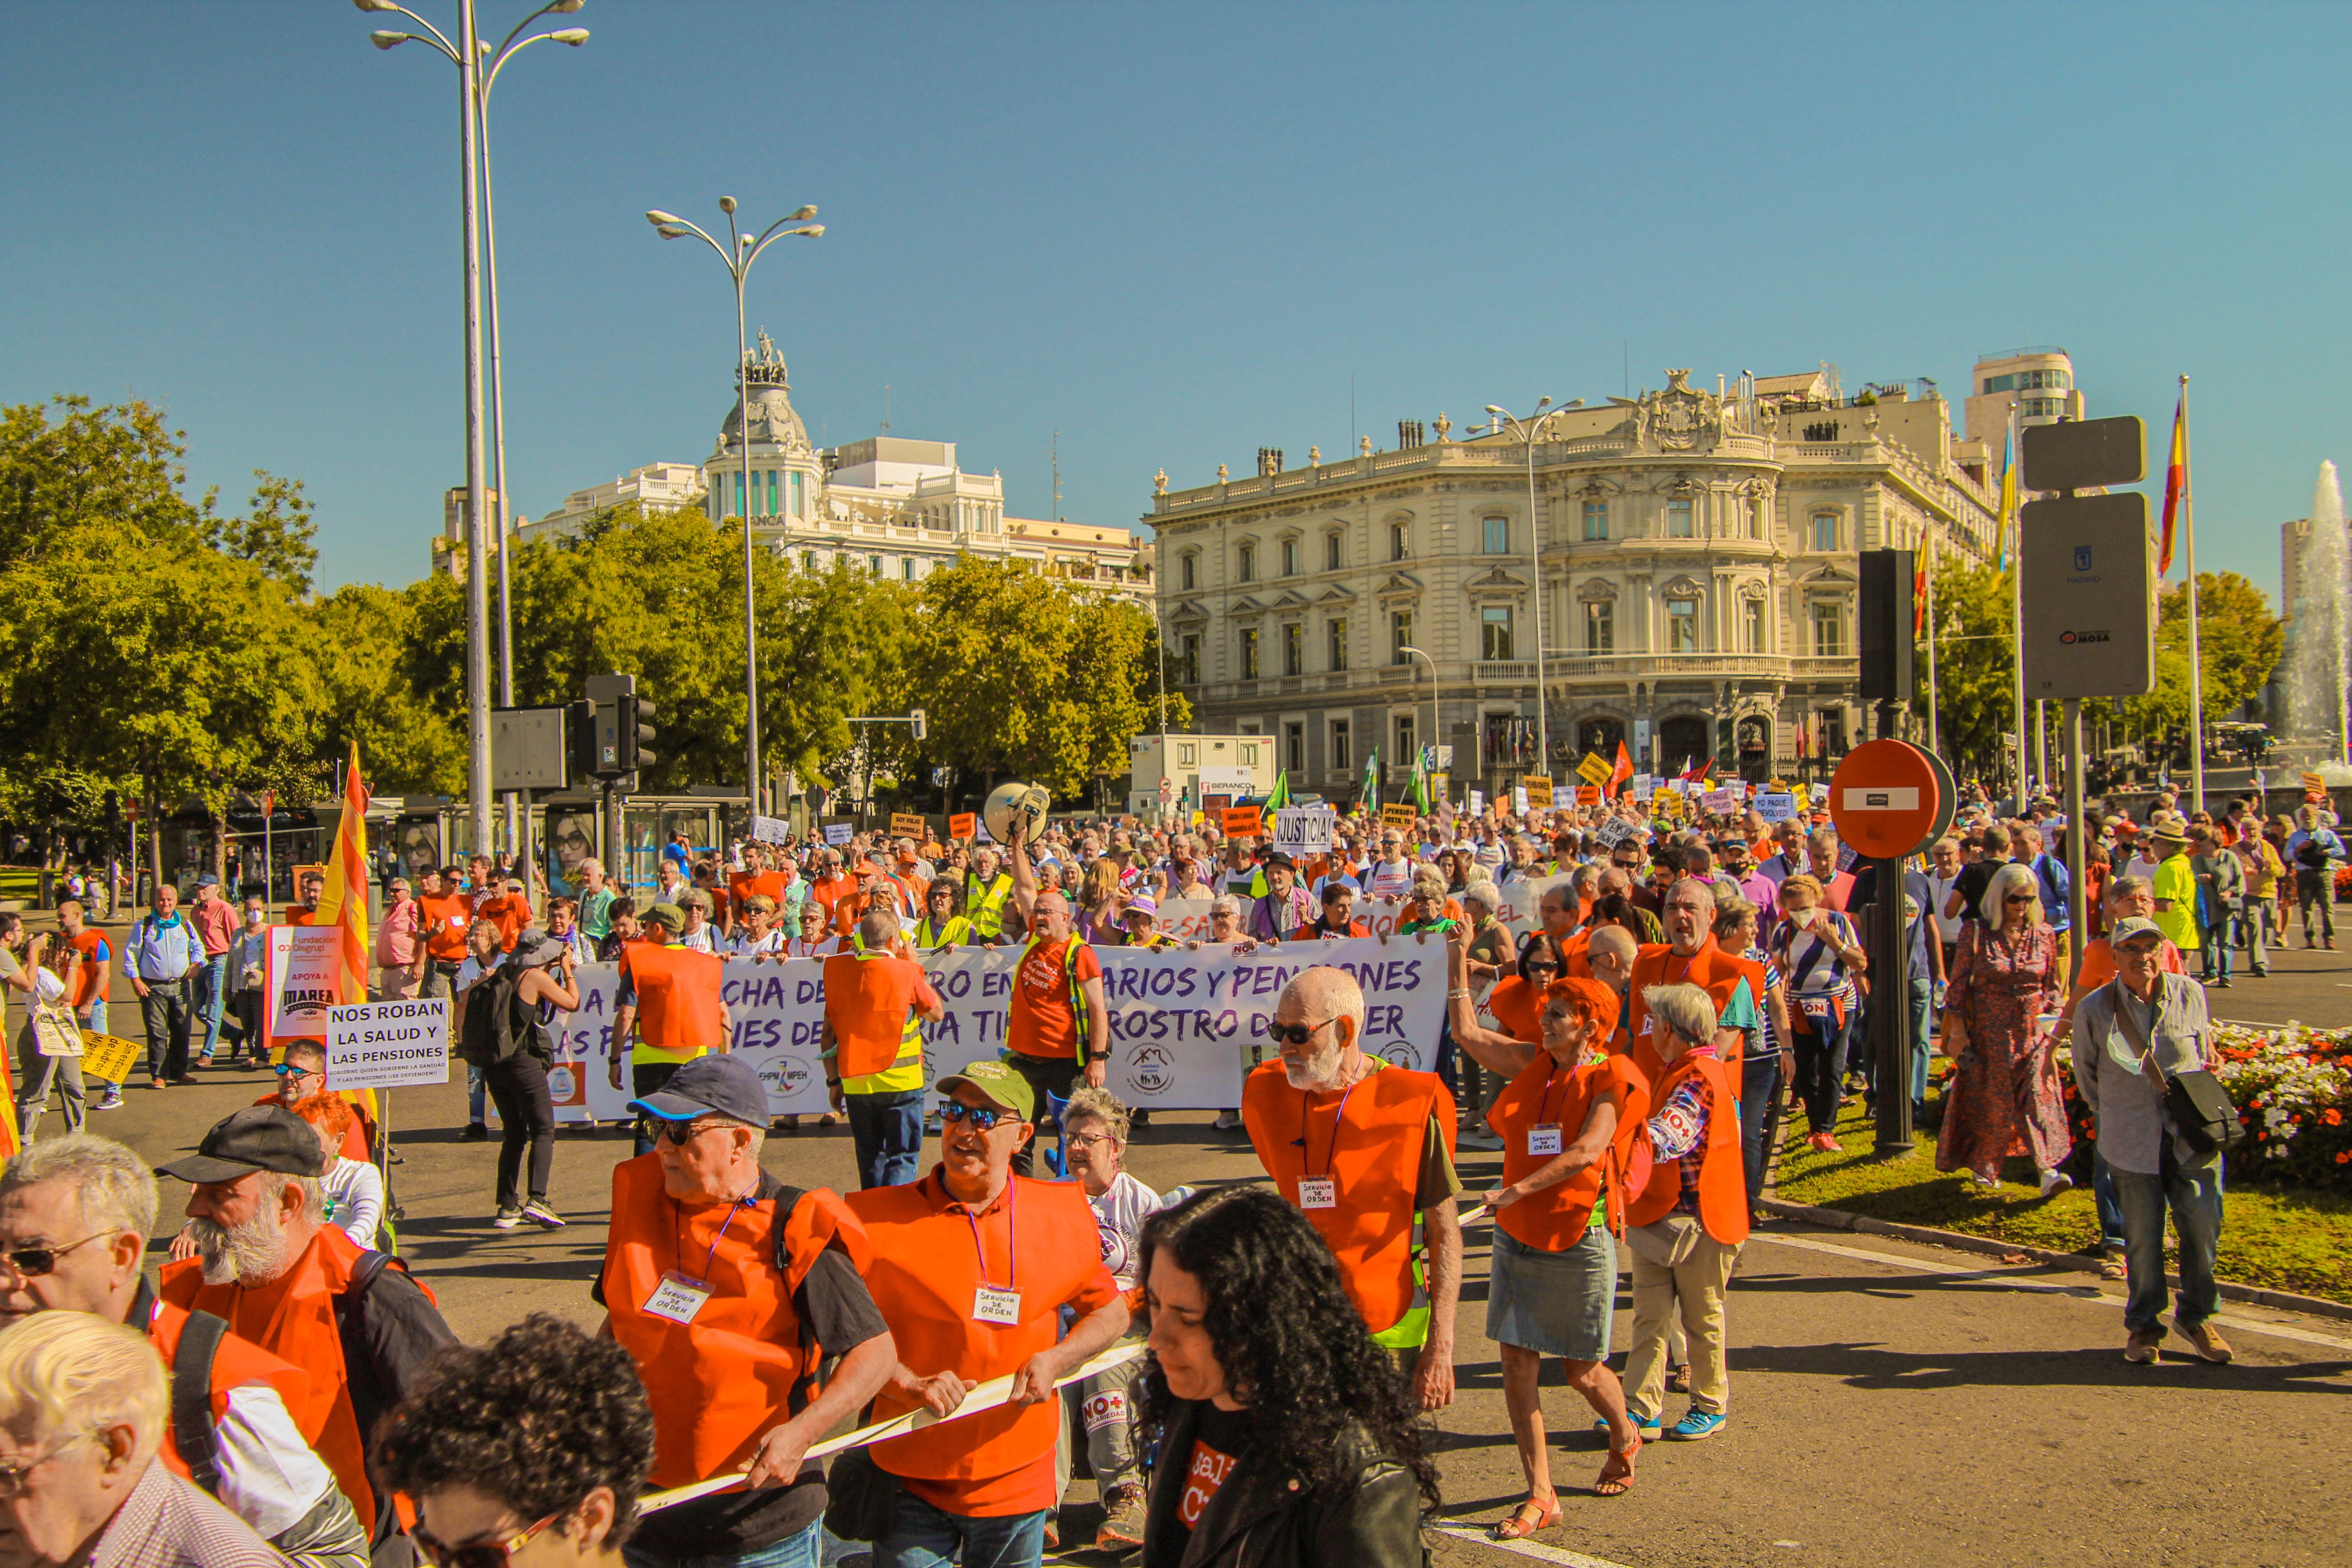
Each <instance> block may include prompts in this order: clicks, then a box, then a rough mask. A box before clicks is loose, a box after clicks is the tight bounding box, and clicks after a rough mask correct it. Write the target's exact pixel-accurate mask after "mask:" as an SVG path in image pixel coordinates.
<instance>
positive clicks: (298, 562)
mask: <svg viewBox="0 0 2352 1568" xmlns="http://www.w3.org/2000/svg"><path fill="white" fill-rule="evenodd" d="M253 477H254V479H255V480H256V481H257V483H256V484H255V486H254V489H253V500H252V503H251V508H250V510H248V511H247V513H246V515H244V516H243V517H223V516H221V515H220V514H219V512H218V511H217V510H215V508H216V505H217V502H218V500H219V495H218V491H217V488H215V489H213V490H207V491H206V492H205V499H204V504H203V507H202V508H201V512H202V516H201V518H200V520H199V521H198V523H197V530H198V532H199V533H200V534H201V536H202V537H203V539H204V542H205V545H206V546H207V547H209V548H211V549H214V550H217V551H219V552H221V553H222V554H223V555H226V556H227V557H229V559H231V560H233V561H250V562H252V563H254V564H255V565H257V566H258V567H260V568H261V570H262V572H263V573H264V574H266V575H268V577H270V578H272V579H274V580H275V581H277V582H278V583H280V584H284V585H285V586H286V587H287V588H288V589H289V591H290V592H292V593H294V594H297V595H307V594H309V593H310V574H311V573H312V572H313V571H314V570H315V569H316V568H317V566H318V564H319V547H318V544H317V542H316V541H317V539H318V535H319V525H318V523H317V522H316V521H313V520H312V518H311V515H310V512H311V507H310V501H309V500H307V499H306V498H305V497H304V496H303V494H302V481H301V480H299V479H279V478H278V477H277V476H276V475H274V474H272V473H270V472H269V471H268V469H266V468H256V469H254V470H253Z"/></svg>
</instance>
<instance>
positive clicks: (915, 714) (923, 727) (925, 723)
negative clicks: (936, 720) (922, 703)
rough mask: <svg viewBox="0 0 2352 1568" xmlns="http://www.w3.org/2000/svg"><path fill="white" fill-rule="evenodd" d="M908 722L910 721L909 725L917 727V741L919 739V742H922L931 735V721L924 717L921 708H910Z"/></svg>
mask: <svg viewBox="0 0 2352 1568" xmlns="http://www.w3.org/2000/svg"><path fill="white" fill-rule="evenodd" d="M907 720H908V722H909V723H911V724H912V725H914V727H915V739H917V740H918V741H919V740H921V739H922V738H923V737H924V736H926V735H928V734H929V733H930V730H931V726H930V722H929V720H927V719H926V718H925V717H924V715H923V710H921V709H919V708H909V709H908V710H907Z"/></svg>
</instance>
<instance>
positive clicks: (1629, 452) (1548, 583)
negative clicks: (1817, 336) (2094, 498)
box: [1143, 369, 1998, 798]
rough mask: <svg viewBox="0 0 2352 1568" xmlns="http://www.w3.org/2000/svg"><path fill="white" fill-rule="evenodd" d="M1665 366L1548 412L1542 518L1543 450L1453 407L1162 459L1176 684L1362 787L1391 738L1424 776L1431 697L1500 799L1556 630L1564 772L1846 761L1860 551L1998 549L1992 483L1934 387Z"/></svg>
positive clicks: (1318, 778)
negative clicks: (1174, 469) (1699, 374)
mask: <svg viewBox="0 0 2352 1568" xmlns="http://www.w3.org/2000/svg"><path fill="white" fill-rule="evenodd" d="M1666 374H1667V385H1666V387H1665V388H1664V390H1663V391H1659V392H1645V393H1643V395H1641V396H1640V397H1638V398H1615V397H1612V398H1611V399H1609V400H1608V405H1606V406H1602V407H1595V408H1586V407H1583V406H1581V405H1574V406H1571V407H1570V408H1569V409H1567V410H1565V411H1561V412H1559V413H1558V414H1556V415H1555V416H1552V417H1551V418H1549V419H1548V420H1546V421H1544V422H1543V423H1542V424H1541V425H1539V426H1538V438H1537V440H1536V442H1535V444H1534V449H1533V454H1532V456H1533V463H1532V468H1533V491H1534V512H1533V516H1532V518H1531V517H1530V511H1529V451H1528V447H1526V446H1525V445H1523V444H1522V443H1521V442H1520V441H1519V440H1518V439H1517V438H1516V437H1515V435H1514V434H1513V433H1512V432H1510V431H1509V430H1508V429H1504V430H1496V429H1491V428H1489V429H1484V430H1481V431H1479V432H1476V433H1473V434H1470V435H1467V436H1465V437H1464V438H1462V439H1453V438H1451V430H1452V426H1451V424H1450V422H1449V421H1448V420H1447V419H1446V418H1445V417H1444V416H1443V415H1441V416H1439V417H1438V418H1437V420H1436V421H1435V422H1434V426H1433V428H1434V431H1435V439H1434V440H1430V439H1427V438H1426V434H1425V432H1424V431H1423V427H1422V426H1421V425H1420V422H1419V421H1406V422H1404V423H1402V424H1401V425H1400V426H1399V430H1398V445H1397V447H1395V448H1394V449H1392V450H1390V451H1385V452H1374V451H1373V450H1372V449H1371V442H1370V438H1369V437H1367V438H1365V440H1364V441H1363V443H1362V447H1361V450H1360V451H1359V452H1358V453H1357V454H1355V455H1354V456H1352V457H1345V458H1339V460H1337V461H1335V462H1328V463H1327V462H1325V461H1324V460H1323V458H1322V454H1321V452H1320V451H1319V450H1310V451H1309V453H1308V460H1307V465H1306V466H1305V467H1304V468H1288V467H1286V466H1285V464H1284V461H1283V454H1282V453H1280V452H1279V451H1276V450H1272V449H1266V450H1264V451H1262V452H1261V453H1260V457H1259V464H1258V468H1259V471H1258V472H1257V473H1256V474H1255V475H1253V476H1251V477H1249V478H1246V479H1232V478H1230V477H1229V476H1228V475H1227V474H1226V472H1225V470H1224V469H1223V468H1220V469H1219V470H1218V478H1217V482H1216V483H1215V484H1213V485H1205V486H1202V487H1200V488H1198V489H1181V490H1171V489H1168V488H1167V480H1166V476H1165V475H1164V474H1163V475H1162V476H1160V479H1159V481H1158V484H1157V487H1156V489H1155V493H1154V495H1153V498H1152V508H1151V510H1150V513H1149V514H1148V515H1147V516H1146V517H1145V518H1144V520H1143V521H1146V522H1147V523H1149V524H1150V525H1151V527H1152V529H1153V530H1154V531H1155V534H1156V538H1157V541H1158V544H1159V558H1160V574H1159V576H1160V582H1159V604H1160V624H1161V629H1162V633H1163V636H1164V637H1165V640H1166V646H1167V649H1168V671H1169V675H1168V679H1169V682H1170V684H1171V685H1181V686H1182V687H1183V689H1185V690H1186V692H1187V693H1188V694H1189V695H1190V696H1191V697H1192V701H1193V705H1194V709H1195V712H1196V714H1197V722H1198V723H1199V726H1200V727H1201V728H1202V730H1203V731H1214V732H1218V733H1260V734H1267V735H1272V736H1274V737H1276V742H1277V752H1278V756H1279V760H1280V762H1281V763H1282V765H1283V766H1285V767H1286V768H1287V769H1288V770H1289V773H1290V776H1291V778H1292V779H1293V780H1294V781H1296V782H1297V784H1299V785H1300V787H1304V788H1314V789H1318V790H1320V791H1322V792H1323V793H1325V794H1327V795H1342V796H1347V795H1352V790H1353V785H1354V784H1355V783H1356V781H1357V780H1358V778H1359V777H1360V773H1361V770H1362V767H1363V763H1364V759H1365V756H1366V753H1367V752H1368V750H1369V749H1370V747H1372V746H1374V745H1377V746H1379V747H1380V752H1381V761H1382V763H1383V765H1384V767H1385V768H1386V769H1387V770H1388V772H1389V773H1390V776H1391V777H1396V776H1399V775H1401V774H1402V773H1404V772H1406V771H1407V769H1408V765H1409V759H1410V758H1411V756H1412V752H1413V750H1414V748H1415V747H1416V746H1417V745H1418V744H1419V743H1420V742H1423V741H1426V740H1428V739H1430V738H1432V730H1431V713H1432V704H1433V701H1434V704H1435V709H1436V712H1437V719H1436V722H1435V739H1436V740H1437V741H1438V742H1440V743H1441V744H1450V745H1451V746H1452V747H1453V748H1454V765H1453V767H1452V769H1451V770H1450V772H1451V773H1452V776H1453V777H1454V779H1455V780H1456V781H1457V782H1463V783H1467V782H1473V781H1478V780H1483V781H1484V782H1485V783H1486V785H1487V786H1488V787H1490V788H1496V789H1499V788H1501V787H1503V786H1505V785H1507V784H1508V783H1509V782H1510V781H1511V780H1512V779H1514V778H1516V777H1518V776H1521V775H1523V774H1525V773H1531V772H1535V771H1538V770H1537V767H1536V763H1537V758H1536V755H1535V750H1536V748H1535V734H1536V725H1535V722H1534V721H1535V716H1536V713H1537V703H1538V700H1539V699H1538V687H1537V662H1536V658H1535V648H1536V646H1537V644H1536V639H1537V637H1538V622H1539V624H1540V636H1541V638H1542V646H1543V648H1544V656H1543V673H1544V689H1543V696H1542V700H1546V701H1548V703H1549V726H1550V739H1551V768H1550V772H1551V773H1553V774H1554V776H1556V777H1560V778H1566V776H1567V774H1568V771H1569V769H1570V768H1571V767H1572V766H1573V764H1574V763H1575V761H1576V759H1577V758H1578V757H1579V756H1580V754H1581V753H1583V752H1587V751H1596V752H1602V753H1604V754H1613V752H1614V750H1615V748H1616V745H1617V742H1619V741H1620V740H1621V739H1622V740H1623V741H1625V742H1627V743H1628V745H1629V748H1630V749H1631V750H1632V751H1633V754H1634V757H1635V763H1636V766H1637V767H1640V768H1643V769H1649V770H1663V769H1675V770H1679V769H1681V768H1683V767H1685V765H1686V764H1687V763H1688V762H1689V761H1690V760H1692V759H1695V758H1700V757H1706V756H1709V755H1713V756H1716V757H1717V758H1718V759H1719V760H1720V761H1721V762H1722V763H1724V764H1725V765H1726V766H1727V767H1731V768H1735V769H1737V770H1738V772H1740V773H1745V774H1748V775H1749V776H1751V777H1754V778H1759V779H1760V778H1763V777H1766V776H1768V775H1769V774H1771V773H1775V772H1780V773H1808V772H1811V763H1813V762H1814V761H1815V760H1817V759H1819V758H1821V757H1822V756H1823V754H1824V753H1827V754H1829V755H1836V754H1839V753H1842V752H1843V751H1844V749H1845V747H1846V745H1847V744H1848V743H1849V742H1853V741H1858V740H1860V739H1861V738H1863V737H1862V731H1861V722H1862V714H1861V710H1860V707H1859V704H1858V702H1857V701H1856V699H1855V696H1854V690H1855V681H1856V665H1855V657H1854V612H1855V604H1854V595H1855V586H1856V583H1855V568H1856V563H1855V554H1856V552H1858V551H1861V550H1865V549H1875V548H1881V547H1885V546H1895V547H1898V548H1909V549H1914V550H1917V549H1922V548H1924V547H1925V545H1926V542H1927V540H1928V539H1929V538H1930V537H1933V538H1934V539H1935V540H1936V541H1937V549H1938V550H1939V551H1940V552H1943V554H1944V556H1945V557H1947V558H1948V557H1949V556H1951V555H1953V554H1958V555H1962V556H1966V557H1969V558H1971V559H1981V558H1983V557H1985V556H1987V555H1989V554H1990V552H1991V549H1992V544H1993V531H1994V522H1995V518H1996V515H1997V507H1998V500H1997V497H1996V495H1995V494H1994V485H1995V484H1997V476H1996V477H1994V478H1993V479H1991V480H1990V481H1989V479H1988V476H1987V474H1986V472H1985V468H1984V464H1983V461H1982V458H1981V457H1980V455H1979V453H1978V452H1976V451H1975V450H1974V449H1973V448H1969V447H1963V446H1962V445H1961V444H1960V443H1958V442H1957V441H1956V439H1955V437H1954V435H1953V432H1952V429H1951V421H1950V417H1949V411H1948V406H1947V405H1946V404H1945V402H1944V400H1943V399H1942V398H1941V397H1940V396H1938V395H1934V394H1933V392H1932V390H1930V389H1927V388H1924V387H1923V388H1922V392H1923V393H1924V395H1915V394H1914V393H1913V391H1912V389H1911V388H1909V387H1899V386H1898V387H1883V388H1872V389H1869V390H1868V391H1866V392H1864V394H1863V395H1860V396H1857V397H1854V398H1851V399H1849V398H1846V397H1844V396H1843V395H1841V393H1840V391H1839V388H1838V386H1837V384H1836V380H1835V375H1834V372H1832V371H1828V370H1826V369H1825V370H1824V371H1823V372H1822V373H1819V374H1807V375H1797V376H1783V377H1778V378H1774V379H1771V380H1769V381H1762V382H1759V381H1757V380H1755V379H1753V378H1743V380H1742V381H1741V382H1740V383H1739V384H1737V385H1736V386H1734V387H1732V388H1730V389H1725V388H1723V387H1722V385H1721V384H1720V383H1718V385H1717V390H1715V391H1707V390H1706V389H1704V388H1702V387H1695V386H1692V385H1691V384H1690V373H1689V372H1687V371H1682V370H1675V371H1669V372H1667V373H1666ZM1531 527H1532V529H1533V530H1534V531H1537V532H1538V533H1539V535H1540V552H1539V554H1540V560H1541V576H1540V581H1539V582H1538V576H1537V572H1536V567H1535V564H1534V561H1533V559H1532V557H1533V556H1534V554H1536V553H1537V552H1534V551H1532V550H1531V544H1532V543H1533V542H1534V541H1532V540H1531V537H1530V531H1531ZM1408 647H1412V648H1419V649H1421V650H1423V651H1424V652H1425V653H1426V654H1427V655H1428V656H1429V659H1430V663H1423V662H1422V661H1421V660H1420V659H1419V658H1416V657H1414V656H1413V655H1412V654H1411V653H1408V652H1406V651H1404V650H1405V649H1407V648H1408ZM1432 665H1433V666H1434V669H1432ZM1433 685H1434V687H1435V690H1434V692H1433V690H1432V687H1433ZM1391 798H1393V797H1392V796H1391Z"/></svg>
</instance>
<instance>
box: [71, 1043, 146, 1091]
mask: <svg viewBox="0 0 2352 1568" xmlns="http://www.w3.org/2000/svg"><path fill="white" fill-rule="evenodd" d="M146 1055H147V1046H146V1043H145V1042H144V1041H142V1040H126V1039H123V1038H122V1037H121V1036H119V1035H91V1034H84V1035H83V1036H82V1037H81V1076H82V1077H83V1078H85V1079H92V1078H94V1079H100V1080H102V1081H104V1082H107V1083H110V1084H113V1085H115V1086H117V1087H118V1088H119V1087H121V1083H122V1080H123V1079H127V1078H129V1077H130V1076H131V1069H132V1068H135V1067H137V1066H138V1065H139V1063H140V1061H141V1060H142V1058H144V1057H145V1056H146Z"/></svg>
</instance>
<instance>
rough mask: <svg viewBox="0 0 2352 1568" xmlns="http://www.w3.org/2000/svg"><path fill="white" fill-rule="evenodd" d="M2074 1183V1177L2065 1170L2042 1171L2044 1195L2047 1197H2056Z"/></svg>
mask: <svg viewBox="0 0 2352 1568" xmlns="http://www.w3.org/2000/svg"><path fill="white" fill-rule="evenodd" d="M2073 1185H2074V1177H2072V1176H2070V1175H2068V1174H2067V1173H2065V1172H2063V1171H2044V1172H2042V1196H2043V1197H2045V1198H2054V1197H2056V1196H2057V1195H2058V1194H2060V1193H2063V1192H2064V1191H2065V1190H2066V1189H2067V1188H2069V1187H2071V1186H2073Z"/></svg>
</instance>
